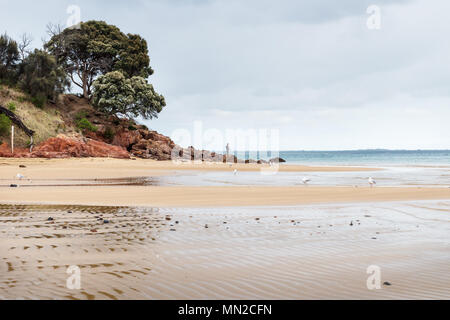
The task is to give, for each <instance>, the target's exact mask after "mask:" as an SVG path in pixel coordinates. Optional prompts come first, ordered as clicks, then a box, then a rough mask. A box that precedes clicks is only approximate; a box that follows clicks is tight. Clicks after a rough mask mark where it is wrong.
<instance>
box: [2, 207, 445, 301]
mask: <svg viewBox="0 0 450 320" xmlns="http://www.w3.org/2000/svg"><path fill="white" fill-rule="evenodd" d="M449 213H450V202H449V201H417V202H408V203H377V204H354V205H342V206H338V205H315V206H297V207H273V208H270V207H261V208H256V207H254V208H220V209H217V208H214V209H209V208H201V209H195V208H189V209H182V208H176V209H170V208H165V209H154V208H128V207H85V206H84V207H80V206H62V205H54V206H49V205H46V206H38V205H0V253H1V261H0V298H5V299H18V298H22V299H325V298H327V299H338V298H344V299H345V298H356V299H362V298H364V299H392V298H393V299H449V298H450V291H449V288H450V275H449V273H448V270H449V269H450V250H449V249H450V237H449V234H450V233H449V231H450V216H449ZM49 218H51V219H49ZM105 220H107V222H109V223H105ZM206 225H207V228H206ZM70 265H77V266H78V267H80V269H81V275H82V277H81V289H80V290H70V289H68V288H66V279H67V277H68V274H67V273H66V270H67V267H68V266H70ZM369 265H378V266H379V267H380V268H381V272H382V281H389V282H390V283H392V286H389V287H387V286H383V288H382V289H381V290H373V291H371V290H368V289H367V287H366V279H367V277H368V275H367V274H366V268H367V267H368V266H369Z"/></svg>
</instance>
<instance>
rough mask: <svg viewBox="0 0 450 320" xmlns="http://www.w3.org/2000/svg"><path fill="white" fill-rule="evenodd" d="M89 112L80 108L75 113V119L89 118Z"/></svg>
mask: <svg viewBox="0 0 450 320" xmlns="http://www.w3.org/2000/svg"><path fill="white" fill-rule="evenodd" d="M88 117H89V114H88V112H87V111H86V110H80V111H78V112H77V113H76V114H75V120H77V121H78V120H81V119H83V118H88Z"/></svg>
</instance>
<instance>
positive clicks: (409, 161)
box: [235, 150, 450, 166]
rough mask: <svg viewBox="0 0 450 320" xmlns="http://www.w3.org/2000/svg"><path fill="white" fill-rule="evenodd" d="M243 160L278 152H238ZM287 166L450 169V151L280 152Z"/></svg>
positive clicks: (269, 156)
mask: <svg viewBox="0 0 450 320" xmlns="http://www.w3.org/2000/svg"><path fill="white" fill-rule="evenodd" d="M235 155H236V156H237V157H238V158H241V159H249V158H251V159H258V155H260V157H259V158H260V159H264V160H268V159H270V158H271V157H275V156H277V153H276V152H269V153H266V152H264V153H259V154H258V153H257V152H237V153H235ZM279 157H281V158H283V159H284V160H286V161H287V163H288V164H308V165H311V164H317V165H363V166H367V165H383V166H384V165H386V166H389V165H395V166H396V165H406V166H409V165H412V166H414V165H450V150H348V151H280V152H279Z"/></svg>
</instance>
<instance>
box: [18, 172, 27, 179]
mask: <svg viewBox="0 0 450 320" xmlns="http://www.w3.org/2000/svg"><path fill="white" fill-rule="evenodd" d="M16 178H17V179H19V180H22V179H23V178H25V176H24V175H22V174H20V173H18V174H17V175H16Z"/></svg>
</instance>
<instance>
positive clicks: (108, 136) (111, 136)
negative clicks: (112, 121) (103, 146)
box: [103, 127, 116, 141]
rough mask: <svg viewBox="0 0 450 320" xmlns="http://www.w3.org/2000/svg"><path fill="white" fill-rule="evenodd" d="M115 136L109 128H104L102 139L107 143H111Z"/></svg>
mask: <svg viewBox="0 0 450 320" xmlns="http://www.w3.org/2000/svg"><path fill="white" fill-rule="evenodd" d="M115 135H116V133H115V132H114V130H113V128H111V127H106V129H105V132H104V133H103V137H104V138H105V139H106V140H108V141H112V140H113V139H114V136H115Z"/></svg>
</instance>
